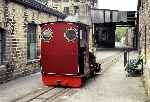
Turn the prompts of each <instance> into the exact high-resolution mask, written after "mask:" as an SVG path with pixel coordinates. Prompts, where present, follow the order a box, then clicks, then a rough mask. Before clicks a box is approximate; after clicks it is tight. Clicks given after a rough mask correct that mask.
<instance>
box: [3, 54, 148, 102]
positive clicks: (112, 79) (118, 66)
mask: <svg viewBox="0 0 150 102" xmlns="http://www.w3.org/2000/svg"><path fill="white" fill-rule="evenodd" d="M103 53H104V52H103ZM110 53H111V52H110V51H109V52H108V54H109V55H111V54H110ZM116 53H118V52H112V55H114V54H116ZM105 54H106V56H107V55H108V54H107V53H106V52H105ZM100 55H101V54H100V53H98V56H100ZM104 68H105V66H103V69H104ZM43 87H44V86H43V84H42V82H41V78H40V73H37V74H34V75H31V76H27V77H24V78H20V79H17V80H14V81H11V82H9V83H6V84H2V85H0V102H12V100H14V99H16V98H19V97H22V96H24V95H26V94H28V93H31V92H32V91H34V90H37V89H40V88H43ZM73 90H74V92H73V94H71V95H70V96H67V95H66V96H65V95H63V96H60V97H59V98H58V99H56V100H55V101H56V102H146V98H147V97H146V94H145V91H144V87H143V84H142V80H141V78H140V77H126V72H125V70H124V66H123V53H122V57H121V58H120V59H119V61H118V62H117V63H115V64H113V65H112V66H111V67H110V68H109V69H107V70H106V71H104V73H99V74H98V75H97V76H96V77H94V78H90V79H88V80H87V82H86V84H85V86H83V87H82V88H78V89H73ZM36 102H39V101H36ZM147 102H149V101H147Z"/></svg>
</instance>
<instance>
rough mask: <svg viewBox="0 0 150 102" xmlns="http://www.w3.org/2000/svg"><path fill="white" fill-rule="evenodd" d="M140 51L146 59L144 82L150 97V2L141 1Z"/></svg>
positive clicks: (139, 11)
mask: <svg viewBox="0 0 150 102" xmlns="http://www.w3.org/2000/svg"><path fill="white" fill-rule="evenodd" d="M138 13H139V17H138V18H139V20H138V23H139V40H140V43H139V44H140V46H139V51H140V53H141V55H142V56H143V59H144V82H145V87H146V90H147V93H148V95H149V96H150V0H139V4H138Z"/></svg>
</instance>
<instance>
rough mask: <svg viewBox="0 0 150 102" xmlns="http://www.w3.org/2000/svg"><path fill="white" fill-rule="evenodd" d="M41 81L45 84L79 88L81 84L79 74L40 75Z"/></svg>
mask: <svg viewBox="0 0 150 102" xmlns="http://www.w3.org/2000/svg"><path fill="white" fill-rule="evenodd" d="M42 80H43V83H44V84H45V85H46V86H57V85H60V86H65V87H66V86H67V87H74V88H79V87H81V85H82V82H81V80H82V79H81V77H80V76H69V75H47V74H43V75H42Z"/></svg>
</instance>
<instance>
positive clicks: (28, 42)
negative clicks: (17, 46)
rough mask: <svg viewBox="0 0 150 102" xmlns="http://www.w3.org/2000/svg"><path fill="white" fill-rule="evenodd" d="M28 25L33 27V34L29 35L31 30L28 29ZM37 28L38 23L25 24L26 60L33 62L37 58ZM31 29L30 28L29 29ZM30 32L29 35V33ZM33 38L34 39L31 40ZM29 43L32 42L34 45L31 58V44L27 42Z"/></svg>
mask: <svg viewBox="0 0 150 102" xmlns="http://www.w3.org/2000/svg"><path fill="white" fill-rule="evenodd" d="M30 27H33V28H34V30H32V31H33V32H34V31H35V35H31V32H32V31H31V32H30V31H29V28H30ZM37 28H38V25H37V24H34V23H28V26H27V62H33V61H34V60H37V59H38V51H37V50H38V48H37V44H38V40H37V38H38V36H37V35H38V33H37V32H38V31H37ZM30 30H31V29H30ZM29 34H30V35H29ZM29 36H30V37H34V38H31V39H29ZM33 40H34V41H33ZM31 43H33V44H35V45H34V48H35V49H34V58H31V52H30V51H31V49H30V47H31V45H29V44H31Z"/></svg>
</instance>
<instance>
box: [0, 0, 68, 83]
mask: <svg viewBox="0 0 150 102" xmlns="http://www.w3.org/2000/svg"><path fill="white" fill-rule="evenodd" d="M65 16H66V15H65V14H63V13H60V12H58V11H56V10H54V9H51V8H49V7H46V6H44V5H43V4H40V3H38V2H36V1H35V0H0V82H3V81H4V80H5V81H6V80H7V79H12V78H16V77H18V76H22V75H27V74H31V73H33V72H35V71H36V70H39V69H40V67H39V63H38V61H39V57H40V33H41V30H40V26H39V24H41V23H44V22H48V21H49V22H53V21H57V20H62V19H64V18H65Z"/></svg>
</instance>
